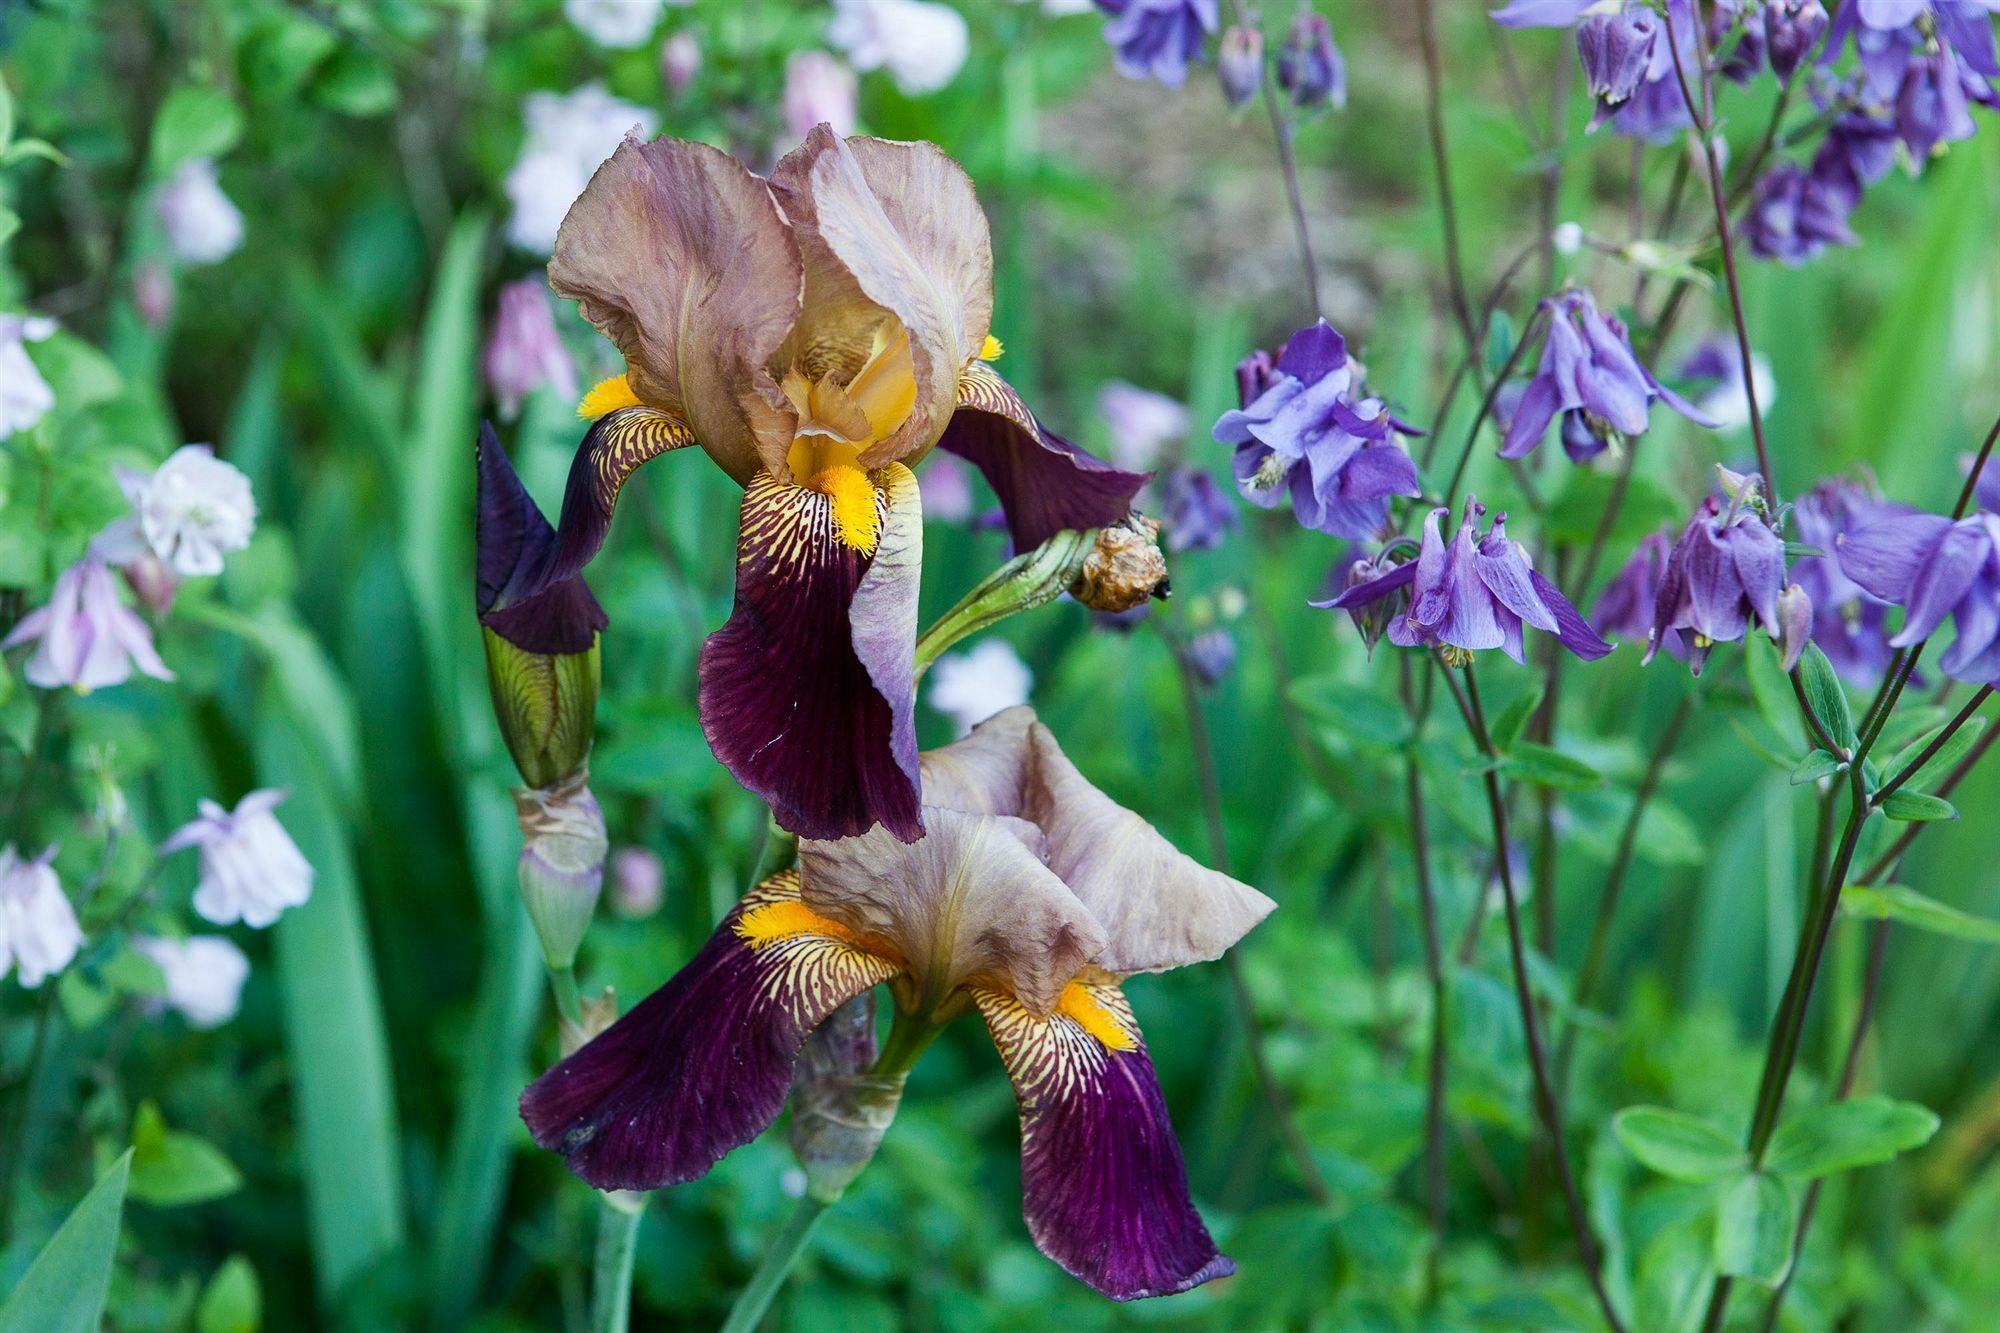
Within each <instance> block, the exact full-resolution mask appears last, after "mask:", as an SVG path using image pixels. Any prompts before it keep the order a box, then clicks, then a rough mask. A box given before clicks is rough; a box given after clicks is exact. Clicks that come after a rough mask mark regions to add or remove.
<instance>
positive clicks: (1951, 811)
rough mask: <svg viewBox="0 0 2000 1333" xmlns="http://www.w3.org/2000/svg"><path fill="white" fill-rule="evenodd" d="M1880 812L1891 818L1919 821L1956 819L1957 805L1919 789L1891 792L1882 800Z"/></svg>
mask: <svg viewBox="0 0 2000 1333" xmlns="http://www.w3.org/2000/svg"><path fill="white" fill-rule="evenodd" d="M1882 813H1883V814H1885V815H1887V816H1889V818H1891V819H1901V820H1904V821H1906V822H1913V823H1921V822H1923V821H1925V820H1931V819H1957V818H1958V807H1957V806H1955V805H1953V804H1952V803H1951V802H1950V801H1947V800H1945V799H1944V798H1943V797H1942V796H1926V795H1925V794H1924V793H1923V792H1920V791H1908V790H1904V791H1898V792H1891V793H1890V794H1889V797H1888V799H1886V800H1884V801H1883V802H1882Z"/></svg>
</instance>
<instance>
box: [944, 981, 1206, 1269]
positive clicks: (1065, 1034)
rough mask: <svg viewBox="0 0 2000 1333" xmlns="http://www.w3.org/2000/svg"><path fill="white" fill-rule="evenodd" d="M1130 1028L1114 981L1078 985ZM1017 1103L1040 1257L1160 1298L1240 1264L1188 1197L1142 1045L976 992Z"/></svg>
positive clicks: (1028, 1213)
mask: <svg viewBox="0 0 2000 1333" xmlns="http://www.w3.org/2000/svg"><path fill="white" fill-rule="evenodd" d="M1084 985H1085V986H1086V989H1087V990H1088V991H1089V993H1090V995H1091V996H1092V998H1093V1000H1094V1002H1095V1003H1097V1004H1099V1005H1102V1006H1103V1007H1104V1009H1105V1011H1106V1012H1108V1013H1109V1014H1111V1015H1112V1016H1113V1017H1114V1020H1115V1021H1116V1022H1117V1023H1118V1024H1119V1026H1120V1027H1121V1028H1123V1029H1124V1030H1125V1031H1126V1032H1127V1033H1132V1034H1136V1033H1137V1031H1138V1025H1137V1024H1136V1023H1133V1022H1132V1021H1131V1019H1130V1014H1131V1010H1130V1009H1129V1008H1128V1007H1127V1006H1126V1005H1125V1001H1124V997H1123V996H1122V995H1121V994H1119V992H1118V989H1117V988H1116V987H1115V986H1110V985H1105V984H1101V983H1084ZM973 997H974V999H975V1000H976V1001H977V1003H978V1005H979V1010H980V1014H981V1016H982V1017H984V1018H985V1020H986V1025H987V1028H988V1029H989V1030H990V1031H991V1032H992V1034H993V1042H994V1044H995V1045H996V1046H998V1047H999V1048H1000V1058H1001V1060H1002V1062H1003V1063H1005V1065H1006V1066H1007V1073H1008V1076H1009V1077H1010V1078H1011V1079H1012V1080H1013V1082H1014V1088H1015V1092H1016V1094H1017V1096H1018V1098H1019V1101H1020V1107H1021V1214H1022V1216H1023V1218H1024V1219H1025V1220H1026V1221H1027V1224H1028V1234H1029V1235H1030V1236H1032V1237H1033V1238H1034V1241H1035V1244H1036V1246H1037V1247H1038V1248H1039V1249H1040V1250H1041V1251H1042V1253H1043V1254H1046V1255H1047V1256H1049V1258H1051V1259H1053V1260H1055V1261H1056V1262H1057V1263H1059V1264H1061V1265H1062V1266H1063V1267H1064V1268H1066V1269H1068V1270H1069V1271H1070V1272H1071V1273H1072V1274H1074V1275H1075V1276H1076V1277H1078V1278H1080V1279H1081V1280H1082V1281H1084V1282H1087V1283H1089V1284H1090V1285H1091V1286H1093V1287H1095V1288H1097V1290H1099V1291H1101V1292H1103V1293H1104V1294H1105V1295H1107V1296H1109V1297H1111V1298H1112V1299H1113V1300H1118V1301H1129V1300H1137V1299H1139V1298H1141V1297H1146V1296H1168V1295H1172V1294H1173V1293H1175V1292H1181V1291H1186V1290H1188V1289H1189V1288H1190V1287H1197V1286H1200V1285H1201V1284H1202V1283H1204V1282H1208V1281H1211V1280H1212V1279H1215V1278H1218V1277H1227V1276H1228V1275H1229V1274H1231V1273H1234V1272H1235V1271H1236V1265H1235V1263H1234V1262H1232V1261H1231V1260H1230V1259H1229V1257H1228V1256H1226V1255H1224V1254H1222V1253H1221V1252H1220V1251H1218V1250H1217V1249H1216V1246H1215V1241H1214V1240H1213V1239H1212V1238H1211V1237H1210V1236H1209V1234H1208V1228H1207V1227H1206V1226H1204V1225H1203V1224H1202V1220H1201V1216H1200V1214H1198V1213H1197V1212H1195V1209H1194V1204H1193V1202H1192V1201H1191V1200H1190V1199H1189V1198H1188V1187H1187V1170H1186V1167H1185V1166H1184V1165H1183V1164H1182V1160H1181V1151H1180V1144H1179V1142H1178V1141H1177V1140H1176V1139H1175V1137H1174V1130H1173V1125H1172V1123H1171V1122H1170V1121H1169V1120H1168V1118H1167V1104H1166V1100H1165V1098H1164V1097H1163V1096H1162V1095H1161V1093H1160V1080H1159V1075H1158V1074H1156V1073H1155V1072H1154V1070H1153V1061H1152V1057H1151V1056H1149V1055H1148V1054H1147V1053H1146V1048H1145V1045H1144V1043H1143V1042H1140V1041H1138V1040H1136V1039H1133V1040H1132V1041H1131V1044H1130V1048H1129V1049H1122V1050H1121V1049H1115V1048H1112V1047H1108V1046H1106V1045H1104V1044H1103V1043H1101V1042H1099V1041H1097V1040H1095V1039H1094V1038H1092V1037H1091V1036H1090V1035H1089V1034H1088V1032H1087V1031H1085V1029H1083V1027H1082V1026H1081V1025H1080V1024H1079V1023H1077V1021H1076V1020H1075V1019H1073V1018H1071V1017H1070V1016H1069V1015H1067V1014H1063V1013H1058V1014H1055V1015H1052V1016H1050V1017H1048V1018H1036V1017H1035V1016H1034V1015H1032V1014H1030V1013H1029V1012H1028V1011H1027V1010H1025V1009H1024V1008H1022V1006H1020V1005H1019V1004H1017V1003H1015V1002H1014V1001H1012V1000H1010V999H1009V998H1007V997H1005V996H1001V995H998V994H996V993H993V992H988V991H980V990H975V991H974V992H973Z"/></svg>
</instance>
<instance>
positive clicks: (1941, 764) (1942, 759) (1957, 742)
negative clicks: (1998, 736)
mask: <svg viewBox="0 0 2000 1333" xmlns="http://www.w3.org/2000/svg"><path fill="white" fill-rule="evenodd" d="M1984 730H1986V719H1985V718H1983V717H1975V718H1973V719H1972V720H1971V721H1970V722H1967V723H1966V724H1965V725H1964V726H1962V727H1960V728H1959V729H1958V730H1957V731H1954V732H1953V733H1952V734H1951V739H1950V740H1948V741H1946V742H1945V743H1944V744H1943V745H1940V746H1938V751H1937V753H1936V754H1934V755H1932V756H1931V757H1930V758H1929V759H1926V760H1924V766H1923V767H1922V768H1920V769H1918V770H1917V771H1916V772H1915V773H1914V774H1912V775H1911V777H1910V780H1909V783H1908V785H1907V786H1905V787H1904V788H1903V790H1904V791H1919V792H1920V791H1922V790H1923V789H1924V788H1925V787H1927V786H1929V785H1930V784H1931V783H1933V782H1936V781H1937V780H1938V779H1939V778H1940V777H1943V776H1944V775H1945V774H1946V773H1949V772H1950V771H1951V770H1952V769H1953V768H1954V767H1956V766H1957V764H1958V761H1959V760H1961V759H1963V758H1965V755H1966V752H1967V751H1968V750H1970V749H1971V748H1972V745H1973V742H1975V741H1977V740H1978V739H1979V733H1980V732H1982V731H1984ZM1943 731H1944V728H1943V727H1932V728H1931V729H1930V730H1929V731H1926V732H1925V733H1924V734H1923V735H1921V736H1918V737H1917V738H1916V739H1915V740H1913V741H1911V742H1910V743H1909V744H1908V745H1905V746H1904V747H1903V748H1902V749H1901V750H1898V751H1897V752H1896V757H1895V758H1894V759H1891V760H1890V761H1889V771H1890V772H1891V773H1900V772H1902V771H1903V770H1904V769H1905V768H1907V767H1909V766H1910V765H1911V764H1913V763H1915V762H1916V759H1917V756H1918V755H1920V754H1922V753H1923V752H1924V747H1925V746H1927V745H1929V744H1930V743H1931V742H1933V741H1935V740H1936V739H1937V738H1938V736H1939V735H1941V734H1942V733H1943Z"/></svg>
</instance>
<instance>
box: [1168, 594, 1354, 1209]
mask: <svg viewBox="0 0 2000 1333" xmlns="http://www.w3.org/2000/svg"><path fill="white" fill-rule="evenodd" d="M1156 628H1158V629H1159V633H1160V637H1161V638H1162V639H1163V640H1165V642H1166V645H1167V651H1168V652H1169V653H1171V654H1172V655H1173V659H1174V670H1175V672H1176V673H1177V674H1178V675H1179V677H1180V683H1181V703H1182V705H1183V707H1184V708H1185V710H1186V712H1187V724H1188V742H1189V746H1190V748H1192V749H1193V751H1194V766H1195V772H1196V774H1197V775H1198V776H1199V778H1200V780H1201V806H1202V812H1203V814H1204V816H1205V817H1206V821H1207V824H1208V859H1209V863H1210V865H1211V866H1212V867H1213V868H1214V869H1216V870H1218V871H1220V872H1221V873H1223V874H1225V875H1226V874H1228V873H1229V840H1228V838H1227V837H1226V836H1225V835H1226V830H1225V829H1224V827H1223V822H1222V784H1221V783H1220V782H1219V781H1218V779H1217V776H1216V771H1215V747H1214V746H1213V745H1211V744H1210V743H1209V738H1208V721H1207V719H1206V718H1204V717H1203V716H1202V712H1201V688H1200V685H1199V683H1198V681H1197V680H1196V678H1195V673H1194V664H1193V663H1192V662H1190V661H1188V658H1187V653H1186V652H1185V651H1184V649H1183V648H1182V645H1181V642H1180V640H1179V639H1178V638H1176V637H1175V636H1174V634H1173V632H1172V631H1170V630H1168V629H1166V628H1165V627H1164V626H1156ZM1223 963H1224V964H1225V965H1226V966H1227V968H1228V971H1229V993H1230V998H1231V999H1232V1000H1233V1001H1234V1003H1235V1008H1236V1017H1237V1019H1238V1021H1240V1022H1241V1023H1242V1025H1243V1040H1244V1045H1245V1047H1246V1049H1247V1050H1248V1051H1249V1053H1250V1068H1251V1071H1252V1072H1253V1073H1254V1074H1255V1075H1256V1078H1257V1086H1258V1088H1259V1089H1260V1090H1261V1091H1262V1092H1263V1094H1264V1102H1265V1105H1266V1106H1268V1107H1269V1108H1270V1112H1271V1121H1272V1124H1273V1125H1275V1126H1276V1127H1277V1131H1278V1137H1279V1139H1281V1140H1282V1141H1283V1142H1284V1145H1285V1152H1286V1153H1287V1155H1289V1156H1290V1157H1291V1159H1292V1166H1293V1168H1294V1169H1296V1170H1297V1171H1298V1173H1299V1180H1300V1182H1301V1183H1302V1184H1303V1185H1304V1186H1305V1190H1306V1193H1307V1194H1309V1195H1311V1196H1312V1199H1313V1202H1314V1203H1317V1204H1322V1205H1324V1204H1330V1203H1332V1202H1333V1191H1332V1190H1331V1189H1329V1188H1328V1187H1327V1183H1326V1177H1325V1176H1323V1175H1321V1174H1320V1170H1319V1163H1318V1162H1316V1161H1314V1160H1313V1155H1312V1145H1311V1144H1309V1143H1307V1142H1306V1136H1305V1134H1304V1133H1303V1132H1302V1131H1301V1130H1300V1129H1299V1124H1298V1120H1297V1118H1296V1117H1295V1116H1293V1114H1292V1105H1291V1102H1290V1101H1288V1100H1287V1099H1286V1097H1285V1090H1284V1089H1283V1088H1282V1087H1280V1086H1279V1085H1278V1078H1277V1075H1276V1074H1275V1073H1274V1072H1272V1069H1271V1063H1270V1061H1269V1060H1268V1059H1267V1058H1266V1057H1265V1054H1264V1031H1263V1029H1262V1028H1261V1027H1260V1026H1259V1025H1258V1023H1257V1005H1256V1002H1255V1000H1254V999H1253V997H1252V996H1251V994H1250V983H1249V981H1248V980H1247V979H1246V978H1245V977H1244V975H1243V964H1242V962H1241V960H1240V959H1239V956H1238V953H1237V951H1236V950H1231V951H1230V952H1228V953H1226V954H1224V955H1223Z"/></svg>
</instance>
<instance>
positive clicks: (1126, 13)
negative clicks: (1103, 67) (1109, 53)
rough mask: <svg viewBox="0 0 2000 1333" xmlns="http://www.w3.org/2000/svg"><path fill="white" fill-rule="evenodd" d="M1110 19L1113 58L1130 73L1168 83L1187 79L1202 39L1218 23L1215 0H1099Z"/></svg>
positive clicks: (1176, 84)
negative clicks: (1114, 53) (1113, 48)
mask: <svg viewBox="0 0 2000 1333" xmlns="http://www.w3.org/2000/svg"><path fill="white" fill-rule="evenodd" d="M1097 7H1098V8H1099V9H1101V10H1103V11H1104V13H1105V14H1106V16H1107V17H1108V20H1109V21H1108V22H1106V23H1105V25H1104V40H1105V41H1107V42H1109V43H1111V45H1112V46H1113V47H1115V48H1116V49H1117V55H1116V56H1114V57H1113V63H1114V64H1116V65H1117V66H1118V72H1119V73H1120V74H1123V75H1125V76H1126V77H1127V78H1131V79H1158V80H1159V81H1160V82H1161V83H1164V84H1166V85H1167V87H1169V88H1178V87H1180V86H1181V84H1182V83H1184V82H1186V80H1187V71H1188V66H1189V65H1190V64H1195V63H1199V62H1200V60H1201V58H1202V44H1203V43H1204V42H1205V41H1206V40H1207V39H1208V35H1209V34H1210V33H1212V32H1214V31H1215V30H1216V28H1217V27H1219V26H1220V24H1221V16H1220V14H1219V13H1218V11H1217V8H1216V0H1097Z"/></svg>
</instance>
